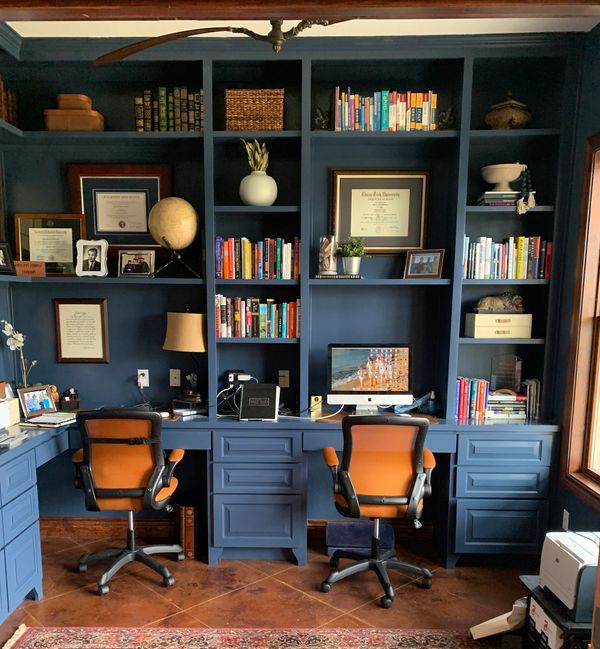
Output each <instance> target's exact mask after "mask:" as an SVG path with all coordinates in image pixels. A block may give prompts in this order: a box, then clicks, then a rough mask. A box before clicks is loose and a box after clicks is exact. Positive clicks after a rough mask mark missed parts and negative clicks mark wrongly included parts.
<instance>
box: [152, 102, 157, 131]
mask: <svg viewBox="0 0 600 649" xmlns="http://www.w3.org/2000/svg"><path fill="white" fill-rule="evenodd" d="M158 115H159V111H158V97H157V98H154V97H153V98H152V130H153V131H158V123H159V122H158Z"/></svg>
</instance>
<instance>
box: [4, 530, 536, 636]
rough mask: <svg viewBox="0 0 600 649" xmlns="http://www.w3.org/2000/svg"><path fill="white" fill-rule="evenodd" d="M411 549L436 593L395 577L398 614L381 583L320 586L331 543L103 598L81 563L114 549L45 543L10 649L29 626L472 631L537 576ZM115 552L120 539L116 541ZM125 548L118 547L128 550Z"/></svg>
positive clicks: (118, 579)
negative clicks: (37, 591) (295, 560)
mask: <svg viewBox="0 0 600 649" xmlns="http://www.w3.org/2000/svg"><path fill="white" fill-rule="evenodd" d="M422 539H423V537H421V538H420V539H419V540H418V541H417V540H414V541H411V543H410V544H408V545H407V544H406V543H402V544H401V545H400V546H399V548H398V556H399V557H400V558H402V559H405V560H408V561H411V562H414V563H418V564H421V565H425V566H427V567H429V568H430V570H431V571H432V572H433V586H432V588H431V589H430V590H424V589H422V588H420V587H419V586H418V583H417V582H414V581H411V580H410V579H409V578H407V577H404V576H402V575H401V574H399V573H395V574H392V580H393V584H394V588H395V592H396V598H395V601H394V604H393V606H392V608H391V609H387V610H386V609H382V608H380V606H379V598H380V597H381V594H382V593H381V590H380V586H379V583H378V581H377V579H376V577H375V575H374V574H373V573H371V572H366V573H360V574H357V575H354V576H353V577H351V578H349V579H347V580H344V581H341V582H339V583H338V584H335V585H334V586H333V588H332V589H331V592H329V593H327V594H325V593H321V592H320V590H319V586H320V583H321V581H322V580H323V579H324V578H325V576H326V575H327V574H328V571H329V567H328V557H327V556H326V554H325V548H324V544H323V537H322V535H321V534H318V533H316V534H312V535H311V537H310V541H309V555H308V564H307V565H306V566H303V567H298V566H295V565H293V564H292V563H287V562H284V561H267V562H261V561H232V560H228V561H221V562H220V563H219V564H218V565H216V566H208V565H207V564H205V563H202V562H200V561H189V560H187V561H183V562H181V563H178V562H175V561H172V560H170V559H168V558H164V561H165V563H166V564H167V565H168V566H169V568H170V570H171V571H172V573H173V576H174V577H175V581H176V583H175V586H173V587H172V588H164V587H162V585H161V579H160V577H159V576H158V575H156V574H155V573H154V572H151V571H150V570H149V569H147V568H146V567H145V566H142V565H140V564H129V565H128V566H127V567H126V568H125V569H123V570H122V571H121V572H120V573H118V574H117V576H115V577H113V579H112V581H111V584H110V593H109V594H108V595H105V596H103V597H99V596H98V595H97V594H96V585H95V580H96V579H97V577H98V575H99V574H100V573H101V566H100V565H96V566H90V569H89V570H88V572H87V573H85V574H79V573H78V572H76V566H77V559H78V557H79V555H80V554H82V553H84V552H89V551H92V550H95V549H98V547H107V546H109V545H111V541H110V540H108V539H104V540H101V541H99V540H97V539H94V540H88V541H86V540H85V539H74V538H68V537H67V538H45V539H42V553H43V566H44V599H43V600H41V601H39V602H34V601H30V600H26V601H25V602H24V603H23V604H22V605H21V606H20V607H19V608H18V609H17V610H16V611H14V612H13V613H12V614H11V615H10V617H9V618H8V620H6V621H5V622H4V624H2V625H1V626H0V644H2V643H4V641H5V640H6V639H8V638H9V637H10V636H11V635H12V633H13V631H14V629H15V628H16V627H17V626H18V625H19V624H21V623H24V624H26V625H28V626H40V625H42V626H44V625H48V626H145V625H148V626H174V627H265V628H267V627H268V628H277V627H306V628H316V627H320V626H323V627H369V626H372V627H381V628H386V627H387V628H394V627H396V628H457V629H465V628H467V627H469V626H472V625H473V624H477V623H479V622H482V621H484V620H487V619H489V618H492V617H495V616H496V615H499V614H500V613H504V612H506V611H509V610H510V608H511V605H512V603H513V601H514V600H515V599H517V598H518V597H521V596H523V595H524V591H523V589H522V587H521V586H520V584H519V581H518V576H519V574H533V573H535V572H536V566H535V564H534V560H531V562H528V561H525V562H520V563H519V564H518V565H515V564H514V561H513V560H512V559H507V560H506V561H505V562H502V563H501V562H499V561H492V560H491V559H486V558H479V560H478V561H475V560H470V561H469V564H467V565H465V564H463V563H461V565H460V566H459V567H458V568H455V569H453V570H447V569H445V568H443V567H441V565H440V564H439V563H437V562H436V560H435V559H434V558H432V557H434V556H435V554H434V553H433V552H432V551H431V548H430V546H431V544H430V543H429V542H428V541H425V542H424V541H423V540H422ZM113 543H114V540H113ZM118 544H119V542H117V543H116V545H118Z"/></svg>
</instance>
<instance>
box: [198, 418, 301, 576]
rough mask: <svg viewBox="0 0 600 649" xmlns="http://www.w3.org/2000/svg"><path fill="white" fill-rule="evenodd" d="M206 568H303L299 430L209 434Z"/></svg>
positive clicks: (218, 432)
mask: <svg viewBox="0 0 600 649" xmlns="http://www.w3.org/2000/svg"><path fill="white" fill-rule="evenodd" d="M212 435H213V443H212V448H213V451H212V466H211V477H212V480H211V499H210V505H211V510H212V535H211V542H210V544H209V551H208V559H209V563H215V562H216V561H218V560H219V558H221V556H225V557H236V558H241V557H244V558H252V557H254V558H282V557H285V556H287V554H288V553H289V552H290V551H291V553H292V554H293V555H294V556H295V558H296V560H297V562H298V564H300V565H302V564H305V563H306V552H307V550H306V542H307V541H306V489H307V485H306V460H305V458H304V457H303V455H302V432H301V431H299V430H260V429H255V430H235V431H227V430H224V431H215V432H213V434H212Z"/></svg>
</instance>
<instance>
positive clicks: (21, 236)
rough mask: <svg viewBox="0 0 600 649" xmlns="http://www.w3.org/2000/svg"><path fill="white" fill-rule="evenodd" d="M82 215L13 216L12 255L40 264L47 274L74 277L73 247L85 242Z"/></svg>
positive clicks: (74, 249) (74, 253) (20, 259)
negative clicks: (43, 266)
mask: <svg viewBox="0 0 600 649" xmlns="http://www.w3.org/2000/svg"><path fill="white" fill-rule="evenodd" d="M85 235H86V229H85V217H84V215H83V214H80V213H77V214H75V213H74V214H46V213H40V214H15V256H16V258H17V259H18V260H19V261H43V262H45V263H46V275H48V276H50V277H53V276H54V277H58V276H61V275H75V260H76V255H77V250H76V244H77V241H78V240H79V239H85Z"/></svg>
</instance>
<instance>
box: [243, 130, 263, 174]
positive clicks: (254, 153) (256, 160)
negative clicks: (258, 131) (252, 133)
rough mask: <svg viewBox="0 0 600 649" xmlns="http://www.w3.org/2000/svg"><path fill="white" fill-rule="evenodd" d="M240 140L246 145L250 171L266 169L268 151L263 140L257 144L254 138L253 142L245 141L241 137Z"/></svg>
mask: <svg viewBox="0 0 600 649" xmlns="http://www.w3.org/2000/svg"><path fill="white" fill-rule="evenodd" d="M242 142H243V143H244V146H245V147H246V153H247V154H248V164H249V165H250V169H252V171H266V170H267V167H268V166H269V152H268V151H267V145H266V144H265V143H264V142H263V143H262V144H259V142H258V140H254V142H246V140H244V139H243V138H242Z"/></svg>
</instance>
